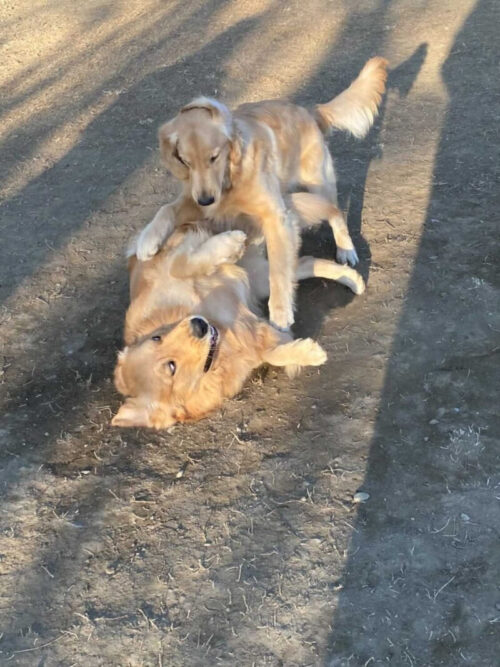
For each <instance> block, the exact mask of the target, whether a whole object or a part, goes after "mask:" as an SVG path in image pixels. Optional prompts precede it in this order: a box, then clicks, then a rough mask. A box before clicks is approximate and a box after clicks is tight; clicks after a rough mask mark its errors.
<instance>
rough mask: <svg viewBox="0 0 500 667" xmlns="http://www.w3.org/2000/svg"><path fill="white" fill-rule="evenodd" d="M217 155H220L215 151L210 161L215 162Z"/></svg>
mask: <svg viewBox="0 0 500 667" xmlns="http://www.w3.org/2000/svg"><path fill="white" fill-rule="evenodd" d="M219 155H220V153H216V154H215V155H212V157H211V158H210V162H215V161H216V160H217V158H218V157H219Z"/></svg>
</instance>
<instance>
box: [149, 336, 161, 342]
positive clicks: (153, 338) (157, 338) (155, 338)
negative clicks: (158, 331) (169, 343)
mask: <svg viewBox="0 0 500 667" xmlns="http://www.w3.org/2000/svg"><path fill="white" fill-rule="evenodd" d="M151 340H154V342H155V343H159V342H160V341H161V336H151Z"/></svg>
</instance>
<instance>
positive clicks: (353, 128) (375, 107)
mask: <svg viewBox="0 0 500 667" xmlns="http://www.w3.org/2000/svg"><path fill="white" fill-rule="evenodd" d="M387 65H388V62H387V60H385V59H384V58H380V57H376V58H371V59H370V60H369V61H368V62H367V63H366V65H365V66H364V67H363V69H362V70H361V72H360V73H359V76H358V77H357V78H356V79H355V80H354V81H353V82H352V83H351V85H350V86H349V88H347V89H346V90H344V91H343V92H342V93H340V95H337V97H334V98H333V100H331V101H330V102H327V103H326V104H318V105H317V106H316V108H315V117H316V122H317V123H318V125H319V127H320V128H321V130H322V131H323V132H324V133H325V134H326V133H327V132H328V130H330V129H331V128H332V127H336V128H337V129H339V130H346V131H347V132H350V133H351V134H353V135H354V136H355V137H357V138H358V139H362V138H363V137H365V136H366V135H367V134H368V131H369V130H370V128H371V126H372V125H373V121H374V120H375V117H376V116H377V114H378V111H379V105H380V102H381V100H382V95H383V94H384V92H385V83H386V81H387Z"/></svg>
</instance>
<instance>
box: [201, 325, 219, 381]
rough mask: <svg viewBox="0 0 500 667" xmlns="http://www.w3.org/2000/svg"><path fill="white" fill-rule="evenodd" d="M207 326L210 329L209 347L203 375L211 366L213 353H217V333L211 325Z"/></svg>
mask: <svg viewBox="0 0 500 667" xmlns="http://www.w3.org/2000/svg"><path fill="white" fill-rule="evenodd" d="M208 326H209V329H210V347H209V350H208V354H207V360H206V361H205V368H204V369H203V372H204V373H207V372H208V371H209V370H210V368H211V366H212V363H213V360H214V357H215V353H216V352H217V343H218V342H219V332H218V331H217V329H216V328H215V327H214V326H213V325H212V324H209V325H208Z"/></svg>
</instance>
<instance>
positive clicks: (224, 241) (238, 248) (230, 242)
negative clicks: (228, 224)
mask: <svg viewBox="0 0 500 667" xmlns="http://www.w3.org/2000/svg"><path fill="white" fill-rule="evenodd" d="M218 238H219V240H220V242H221V246H220V252H221V259H220V261H221V264H235V263H236V262H237V261H238V260H239V259H240V257H241V256H242V255H243V253H244V252H245V244H246V240H247V235H246V234H245V232H242V231H240V230H235V231H232V232H223V233H222V234H219V237H218Z"/></svg>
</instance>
